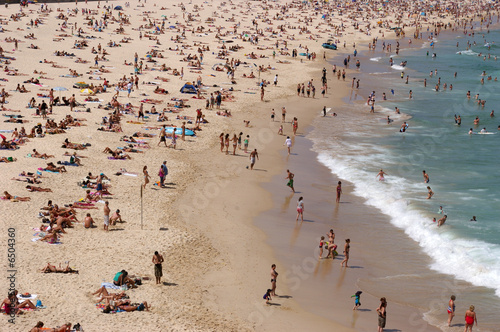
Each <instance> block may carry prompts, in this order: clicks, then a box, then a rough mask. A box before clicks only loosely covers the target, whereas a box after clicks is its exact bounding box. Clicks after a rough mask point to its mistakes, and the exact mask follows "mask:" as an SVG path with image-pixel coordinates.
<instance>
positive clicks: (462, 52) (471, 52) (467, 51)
mask: <svg viewBox="0 0 500 332" xmlns="http://www.w3.org/2000/svg"><path fill="white" fill-rule="evenodd" d="M456 54H462V55H475V56H477V55H479V53H477V52H474V51H473V50H465V51H459V52H457V53H456Z"/></svg>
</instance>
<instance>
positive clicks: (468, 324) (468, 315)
mask: <svg viewBox="0 0 500 332" xmlns="http://www.w3.org/2000/svg"><path fill="white" fill-rule="evenodd" d="M474 309H475V308H474V306H473V305H471V306H470V307H469V310H467V311H466V312H465V330H464V332H467V331H470V332H472V327H473V326H474V322H476V326H477V316H476V313H475V312H474Z"/></svg>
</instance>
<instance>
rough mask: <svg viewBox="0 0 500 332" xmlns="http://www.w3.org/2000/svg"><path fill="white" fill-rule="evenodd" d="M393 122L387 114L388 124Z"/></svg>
mask: <svg viewBox="0 0 500 332" xmlns="http://www.w3.org/2000/svg"><path fill="white" fill-rule="evenodd" d="M391 122H392V119H391V118H390V117H389V115H388V116H387V124H390V123H391Z"/></svg>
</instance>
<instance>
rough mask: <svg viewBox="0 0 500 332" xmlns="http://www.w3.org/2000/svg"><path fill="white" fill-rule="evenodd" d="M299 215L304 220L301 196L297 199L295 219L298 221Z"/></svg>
mask: <svg viewBox="0 0 500 332" xmlns="http://www.w3.org/2000/svg"><path fill="white" fill-rule="evenodd" d="M299 217H300V218H301V220H302V221H304V198H303V197H302V196H301V197H300V198H299V200H298V201H297V219H296V220H295V221H299Z"/></svg>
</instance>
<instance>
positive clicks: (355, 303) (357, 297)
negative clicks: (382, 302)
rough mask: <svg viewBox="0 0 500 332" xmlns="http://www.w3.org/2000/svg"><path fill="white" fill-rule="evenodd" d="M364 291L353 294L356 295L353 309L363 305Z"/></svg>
mask: <svg viewBox="0 0 500 332" xmlns="http://www.w3.org/2000/svg"><path fill="white" fill-rule="evenodd" d="M362 293H363V292H362V291H357V292H356V294H354V295H352V296H351V297H354V307H352V310H356V309H358V307H360V306H361V294H362Z"/></svg>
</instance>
